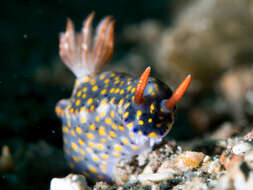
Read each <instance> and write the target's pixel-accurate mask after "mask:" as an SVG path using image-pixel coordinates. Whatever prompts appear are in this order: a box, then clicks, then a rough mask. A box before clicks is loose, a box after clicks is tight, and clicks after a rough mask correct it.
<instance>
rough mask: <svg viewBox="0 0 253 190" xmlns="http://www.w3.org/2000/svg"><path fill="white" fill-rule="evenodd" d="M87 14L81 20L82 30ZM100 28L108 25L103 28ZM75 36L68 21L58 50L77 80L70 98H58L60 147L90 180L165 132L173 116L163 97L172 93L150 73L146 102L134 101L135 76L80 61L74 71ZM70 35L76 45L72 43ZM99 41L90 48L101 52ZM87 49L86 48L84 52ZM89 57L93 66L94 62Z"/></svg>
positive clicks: (107, 175) (105, 175) (110, 173)
mask: <svg viewBox="0 0 253 190" xmlns="http://www.w3.org/2000/svg"><path fill="white" fill-rule="evenodd" d="M91 16H92V15H91ZM91 16H89V17H88V19H87V20H86V23H85V24H84V28H85V27H86V28H85V29H87V30H88V29H89V27H90V26H88V24H89V23H88V24H87V22H88V21H90V20H91V19H90V17H91ZM92 17H93V16H92ZM89 19H90V20H89ZM107 19H108V18H107ZM106 21H107V22H106ZM69 22H70V21H69ZM105 23H106V24H107V25H106V24H105ZM109 23H110V22H109V21H108V20H106V19H104V20H103V21H102V22H101V24H100V25H99V27H98V30H97V36H98V37H97V38H99V35H100V33H102V32H105V31H108V30H109V29H107V28H109V26H110V25H109ZM104 25H106V26H104ZM103 27H104V28H106V29H107V30H102V29H103ZM101 28H102V29H101ZM83 31H84V30H83ZM86 32H87V31H86ZM105 36H106V35H105ZM74 37H75V36H74V33H73V26H72V23H68V25H67V31H66V33H64V34H62V36H61V42H60V54H61V57H62V59H63V60H64V62H65V64H66V65H67V66H68V67H69V68H70V69H71V70H72V71H73V72H74V73H75V74H76V76H77V79H76V83H75V86H74V90H73V93H72V96H71V98H70V99H64V100H61V101H60V102H59V103H58V104H57V106H56V112H57V115H58V116H59V117H60V118H61V120H62V125H63V127H62V130H63V139H64V150H65V153H66V157H67V160H68V162H69V164H70V167H71V168H72V169H73V170H74V171H76V172H78V173H82V174H84V175H85V176H86V177H88V178H89V179H90V180H92V181H98V180H101V179H103V180H106V181H111V180H113V177H114V166H115V164H116V163H117V162H118V160H119V159H121V158H124V157H130V156H133V155H136V154H139V153H141V152H144V151H149V150H150V149H151V148H152V147H153V145H154V144H155V143H159V142H161V140H162V138H163V137H164V136H165V135H166V134H167V133H168V132H169V130H170V128H171V126H172V124H173V121H174V109H173V110H171V111H168V110H167V109H164V100H166V99H169V98H170V97H171V96H172V91H171V90H170V88H169V87H168V86H167V85H165V84H164V83H162V82H161V81H159V80H157V79H155V78H152V77H149V78H148V83H147V85H146V87H145V90H144V93H143V97H144V100H145V101H144V102H143V103H142V104H135V103H134V98H135V93H136V88H137V83H138V81H139V78H133V77H131V76H130V75H126V74H122V73H116V72H102V73H98V72H97V70H96V69H93V70H92V69H90V68H88V66H87V65H88V64H86V65H85V64H80V62H81V61H80V62H79V67H81V68H79V69H80V70H85V69H86V71H85V72H84V74H79V72H80V71H79V69H76V67H75V66H73V65H76V64H73V63H74V62H75V61H76V60H75V57H76V56H77V55H74V52H75V51H76V50H75V49H74V48H72V49H69V48H70V47H77V46H78V47H79V46H80V43H82V42H80V43H79V42H76V41H77V40H73V39H74ZM71 38H72V40H73V41H74V42H76V43H77V44H74V42H73V44H71V43H72V42H71ZM84 41H85V40H84ZM104 41H105V44H103V48H110V47H109V46H107V44H106V42H107V41H108V40H107V41H106V40H104ZM102 42H103V39H102ZM83 43H84V42H83ZM85 45H88V44H84V47H85ZM99 45H101V44H99V40H98V41H95V44H94V48H93V49H95V50H94V51H95V53H96V52H97V51H101V49H100V50H97V47H99ZM82 47H83V46H82ZM98 49H99V48H98ZM78 52H79V54H81V53H80V52H81V51H78ZM95 53H94V52H93V54H92V55H94V54H95ZM89 54H90V51H87V52H86V54H84V55H83V56H84V57H85V56H87V55H89ZM100 55H101V54H100ZM97 56H98V55H97ZM80 57H81V56H80ZM92 57H94V56H92ZM95 57H96V56H95ZM103 59H105V58H103ZM103 59H101V60H102V61H103ZM88 60H89V64H90V65H92V64H93V65H94V67H95V66H96V64H98V63H96V61H94V60H92V59H88ZM94 62H95V63H94ZM80 65H81V66H80ZM73 67H74V68H73ZM82 67H83V68H82ZM87 68H88V69H89V72H87V70H88V69H87ZM90 70H91V71H92V72H91V71H90Z"/></svg>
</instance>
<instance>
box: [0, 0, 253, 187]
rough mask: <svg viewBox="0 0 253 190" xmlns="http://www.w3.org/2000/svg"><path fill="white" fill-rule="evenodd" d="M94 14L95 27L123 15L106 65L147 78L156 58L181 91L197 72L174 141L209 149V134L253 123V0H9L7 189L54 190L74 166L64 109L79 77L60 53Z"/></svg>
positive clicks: (0, 85) (2, 177)
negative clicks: (70, 34)
mask: <svg viewBox="0 0 253 190" xmlns="http://www.w3.org/2000/svg"><path fill="white" fill-rule="evenodd" d="M92 11H95V13H96V15H95V22H94V23H93V24H94V25H93V26H95V24H97V23H98V21H99V20H101V18H103V17H104V16H106V15H112V16H113V17H114V18H115V19H116V25H115V26H116V27H115V49H114V56H113V58H112V60H111V62H110V64H108V65H106V67H105V70H115V71H120V72H126V73H131V74H133V75H135V76H139V75H140V73H142V71H143V70H144V69H145V68H146V67H147V66H149V65H150V66H151V68H152V75H153V76H155V77H157V78H159V79H161V80H163V81H165V82H166V83H167V84H168V85H169V86H171V87H172V89H174V88H175V87H176V86H177V85H178V84H179V82H181V81H182V79H183V78H184V77H185V76H186V75H187V74H192V78H193V81H192V84H191V86H190V88H189V91H188V92H187V93H186V95H185V96H184V98H183V99H182V101H180V103H179V104H178V105H177V116H176V123H175V124H174V127H173V128H172V130H171V132H170V133H169V134H168V137H167V139H169V140H171V139H174V140H176V142H177V143H179V144H180V145H182V147H191V149H195V150H201V151H203V152H204V153H205V154H208V151H210V150H209V149H210V144H209V145H208V144H205V143H206V141H205V140H206V139H208V138H210V137H212V139H228V138H231V137H234V136H235V135H244V134H246V133H247V132H249V131H250V130H252V126H253V125H252V122H253V119H252V118H253V1H252V0H240V1H237V0H212V1H210V0H209V1H203V0H167V1H164V0H156V1H151V0H139V1H134V0H118V1H114V0H107V1H100V0H93V1H88V0H73V1H69V0H57V1H52V0H51V1H49V0H44V1H42V0H8V1H7V0H3V1H1V3H0V28H1V30H0V51H1V54H0V61H1V69H0V92H1V93H0V108H1V111H0V150H2V152H0V187H1V188H0V189H21V190H25V189H38V190H39V189H43V190H44V189H49V183H50V180H51V179H52V178H53V177H56V176H57V177H60V176H62V177H63V176H66V175H67V174H68V173H69V172H70V171H69V170H68V167H67V166H66V164H65V160H64V155H63V152H62V134H61V123H60V120H59V119H58V118H57V117H56V115H55V111H54V108H55V104H56V103H57V102H58V101H59V100H60V99H62V98H68V97H69V96H70V94H71V91H72V87H73V82H74V75H73V74H72V73H71V72H70V71H69V70H68V69H67V68H66V67H65V65H64V64H63V63H62V62H61V60H60V58H59V54H58V43H59V41H58V38H59V33H60V32H62V31H64V30H65V26H66V19H67V18H68V17H69V18H71V19H72V20H73V22H74V23H75V27H76V30H77V31H79V30H80V28H81V25H82V22H83V20H84V19H85V18H86V16H87V15H88V14H89V13H90V12H92ZM196 141H197V142H204V141H205V143H203V144H198V147H197V146H196V143H195V144H194V142H196ZM196 147H197V148H196ZM207 147H208V148H207ZM223 149H226V148H223ZM211 152H212V153H210V155H214V154H215V153H217V154H221V153H222V151H220V152H215V151H212V150H211Z"/></svg>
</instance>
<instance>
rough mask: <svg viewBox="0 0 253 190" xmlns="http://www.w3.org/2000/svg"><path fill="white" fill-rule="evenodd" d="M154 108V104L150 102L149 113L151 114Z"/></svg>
mask: <svg viewBox="0 0 253 190" xmlns="http://www.w3.org/2000/svg"><path fill="white" fill-rule="evenodd" d="M154 110H155V105H154V104H151V105H150V113H151V114H152V113H153V111H154Z"/></svg>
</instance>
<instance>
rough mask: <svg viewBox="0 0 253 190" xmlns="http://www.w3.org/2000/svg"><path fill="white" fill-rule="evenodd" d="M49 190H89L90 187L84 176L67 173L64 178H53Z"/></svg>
mask: <svg viewBox="0 0 253 190" xmlns="http://www.w3.org/2000/svg"><path fill="white" fill-rule="evenodd" d="M50 190H91V188H90V187H88V185H87V183H86V180H85V178H84V176H82V175H76V174H69V175H68V176H66V177H64V178H53V179H52V180H51V183H50Z"/></svg>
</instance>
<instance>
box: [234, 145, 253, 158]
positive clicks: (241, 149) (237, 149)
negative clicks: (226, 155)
mask: <svg viewBox="0 0 253 190" xmlns="http://www.w3.org/2000/svg"><path fill="white" fill-rule="evenodd" d="M250 148H251V145H250V144H249V143H245V142H240V143H238V144H236V145H235V146H234V147H233V148H232V151H233V153H234V154H236V155H243V154H245V153H246V152H247V151H249V150H250Z"/></svg>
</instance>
